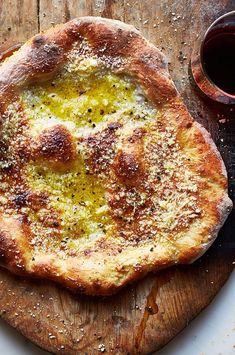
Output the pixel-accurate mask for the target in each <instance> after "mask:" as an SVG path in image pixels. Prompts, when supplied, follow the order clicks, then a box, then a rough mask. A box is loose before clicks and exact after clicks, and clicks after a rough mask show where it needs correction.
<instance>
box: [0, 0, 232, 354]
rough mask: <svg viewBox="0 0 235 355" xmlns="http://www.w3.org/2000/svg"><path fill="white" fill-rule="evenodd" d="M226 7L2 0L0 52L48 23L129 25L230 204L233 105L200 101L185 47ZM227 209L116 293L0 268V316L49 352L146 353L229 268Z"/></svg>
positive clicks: (203, 1) (171, 0)
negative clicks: (223, 171) (211, 235)
mask: <svg viewBox="0 0 235 355" xmlns="http://www.w3.org/2000/svg"><path fill="white" fill-rule="evenodd" d="M234 8H235V1H231V0H230V1H225V0H220V1H215V0H214V1H211V0H178V1H177V0H161V1H159V0H149V1H142V0H141V1H136V0H116V1H115V0H106V1H104V0H93V1H92V0H80V1H76V0H71V1H69V0H68V1H66V0H52V1H49V0H37V1H36V0H8V1H7V0H4V1H0V40H1V53H3V52H4V50H5V49H6V48H7V47H9V46H10V45H12V44H15V43H19V42H24V41H25V40H26V39H28V38H29V37H31V36H32V35H34V34H36V33H37V32H39V31H40V30H44V29H46V28H49V27H51V26H53V25H54V24H56V23H60V22H66V21H68V20H69V19H70V18H74V17H78V16H85V15H94V16H103V17H109V18H115V19H120V20H123V21H125V22H127V23H131V24H133V25H135V26H136V27H137V28H138V29H140V30H141V32H142V33H143V35H144V36H145V37H146V38H148V39H149V40H151V41H152V42H153V43H154V44H156V45H157V46H158V47H159V48H161V49H162V51H164V53H166V54H167V56H168V58H169V67H170V72H171V75H172V77H173V80H174V82H175V84H176V86H177V88H178V90H179V92H180V93H181V94H182V97H183V100H184V102H185V103H186V105H187V107H188V109H189V110H190V112H191V113H192V115H193V117H194V118H195V119H196V120H197V121H199V122H200V123H202V124H203V125H204V126H205V127H206V128H207V129H208V130H209V131H210V132H211V134H212V137H213V139H214V140H215V142H216V144H217V146H218V148H219V150H220V152H221V154H222V156H223V158H224V160H225V163H226V166H227V169H228V175H229V192H230V196H231V197H232V199H233V200H234V201H235V178H234V176H235V108H234V109H233V108H232V107H226V106H222V105H218V104H215V103H214V102H210V101H206V100H204V99H203V98H202V97H200V95H199V94H198V93H197V90H196V89H195V88H194V86H193V85H192V84H190V80H189V75H188V71H189V62H190V55H191V52H192V49H193V46H194V45H195V43H196V42H197V41H198V40H200V37H201V36H202V34H203V33H204V32H205V30H206V28H207V27H208V26H209V24H210V23H211V22H212V21H213V20H214V19H215V18H217V17H218V16H220V15H222V14H224V13H225V12H227V11H231V10H233V9H234ZM234 230H235V212H234V210H233V212H232V214H231V215H230V217H229V219H228V221H227V223H226V225H225V226H224V228H223V229H222V231H221V233H220V236H219V238H218V239H217V241H216V242H215V243H214V245H213V246H212V247H211V248H210V250H209V251H208V252H207V253H206V255H204V256H203V257H202V258H201V259H200V260H198V261H197V262H195V263H194V264H193V265H189V266H179V267H174V268H170V269H167V270H163V271H161V272H158V273H156V274H154V275H153V274H152V275H149V276H148V277H146V278H145V279H143V280H141V281H139V282H137V283H135V284H134V285H131V286H129V287H126V288H125V289H123V290H122V291H121V292H119V293H118V294H117V295H116V296H112V297H107V298H98V297H97V298H94V297H93V298H92V297H87V296H81V295H77V296H74V295H72V294H70V293H69V292H68V291H66V290H65V289H63V288H61V287H59V286H57V285H54V284H53V283H51V282H46V281H40V280H34V281H33V280H31V281H30V280H24V279H22V278H19V277H17V276H14V275H12V274H11V273H9V272H7V271H5V270H0V314H1V315H2V317H3V318H4V319H6V320H7V321H8V322H9V323H10V324H11V325H12V326H14V327H16V328H17V329H18V330H19V331H20V332H22V333H23V334H24V335H25V336H27V337H28V338H29V339H31V340H32V341H34V342H35V343H36V344H38V345H39V346H41V347H43V348H44V349H47V350H48V351H51V352H53V353H64V354H66V355H67V354H98V353H100V352H103V351H106V353H107V354H112V353H114V354H128V353H129V354H136V353H140V354H148V353H151V352H153V351H155V350H157V349H159V348H161V347H162V346H163V345H164V344H166V343H167V342H168V341H169V340H170V339H172V338H173V337H174V336H175V335H176V334H177V333H178V332H179V331H180V330H182V329H183V328H184V327H185V326H186V325H187V324H188V323H189V322H190V320H191V319H192V318H194V317H195V316H196V315H197V314H198V313H199V312H200V311H201V310H202V309H203V308H204V307H206V305H207V304H208V303H209V302H210V301H211V300H212V299H213V297H214V296H215V295H216V293H217V292H218V291H219V289H220V288H221V287H222V285H223V284H224V282H225V281H226V280H227V278H228V276H229V274H230V273H231V271H232V269H233V264H232V263H233V261H234V257H235V238H234V234H235V233H234Z"/></svg>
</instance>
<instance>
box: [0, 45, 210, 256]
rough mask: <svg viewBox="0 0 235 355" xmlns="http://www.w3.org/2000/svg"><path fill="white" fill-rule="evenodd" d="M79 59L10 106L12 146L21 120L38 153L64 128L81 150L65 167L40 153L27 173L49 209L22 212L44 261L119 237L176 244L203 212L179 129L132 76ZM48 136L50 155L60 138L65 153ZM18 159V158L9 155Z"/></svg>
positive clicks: (27, 184)
mask: <svg viewBox="0 0 235 355" xmlns="http://www.w3.org/2000/svg"><path fill="white" fill-rule="evenodd" d="M75 57H76V53H75V51H73V52H72V53H71V54H70V57H69V62H68V64H66V65H65V67H64V68H63V70H62V71H61V72H60V73H59V74H57V76H56V77H55V78H54V79H53V81H50V82H45V83H40V84H37V85H33V86H30V87H27V88H26V89H25V90H24V91H23V92H22V94H21V98H20V107H21V110H19V108H16V107H14V106H12V107H10V108H9V112H11V114H9V118H8V120H6V123H5V126H3V135H4V134H5V135H8V137H10V138H8V140H10V139H11V137H12V135H15V136H17V135H16V134H15V130H17V128H16V126H17V120H19V122H21V121H22V120H25V121H26V122H27V124H26V125H25V126H23V127H24V128H21V134H22V129H23V131H24V132H25V134H26V136H27V137H30V138H29V141H30V145H31V148H32V147H34V146H37V144H38V142H40V139H41V137H43V136H44V137H45V134H46V133H45V132H53V128H54V127H63V129H65V130H66V132H68V134H69V136H68V137H70V138H69V139H70V140H71V142H70V143H71V147H73V150H74V151H73V154H72V153H71V154H72V155H71V156H72V157H73V158H71V162H69V164H67V161H66V160H65V161H64V162H63V161H62V163H64V167H63V169H61V165H59V164H58V165H56V162H57V158H55V165H53V164H52V163H51V160H50V158H48V159H46V158H45V157H46V156H44V155H45V152H47V151H48V154H50V149H48V147H47V146H46V145H42V146H40V149H41V150H40V151H39V153H40V154H41V156H40V154H39V153H37V154H36V155H35V154H34V148H32V149H31V152H30V154H29V156H28V162H27V164H25V165H24V166H23V167H22V174H21V175H22V176H23V177H24V179H23V181H22V182H21V183H20V184H21V185H22V189H28V190H29V191H31V193H33V194H34V195H35V196H36V197H37V199H41V200H42V201H44V202H42V203H41V205H40V206H39V207H38V208H36V207H33V206H32V204H31V205H30V202H28V201H29V199H28V200H27V199H26V202H25V204H22V206H18V209H19V211H20V213H21V214H24V215H27V218H28V221H29V223H30V227H31V231H32V239H31V246H32V248H33V249H34V250H35V255H36V254H37V253H41V252H42V250H43V251H44V252H45V251H47V252H49V251H51V252H53V251H55V250H56V251H57V252H59V253H60V256H61V257H63V256H64V257H65V256H66V255H67V254H69V255H76V254H77V253H78V252H81V251H84V250H86V249H87V247H88V246H90V248H95V245H96V242H98V241H99V240H102V239H104V238H105V239H106V240H112V238H113V239H115V240H116V241H117V238H119V240H120V245H122V244H123V245H127V244H128V243H129V244H133V245H135V244H136V243H143V244H144V243H146V242H149V240H153V243H162V244H163V245H164V244H171V245H174V238H176V237H177V238H180V236H181V235H182V233H184V231H185V230H186V229H187V228H188V227H189V225H190V224H191V223H192V221H194V223H199V222H198V221H199V217H200V216H201V215H202V214H203V211H202V208H201V206H199V204H198V201H197V197H196V196H197V191H198V184H199V183H198V177H195V176H194V175H193V172H192V171H191V170H190V161H189V158H188V157H186V156H184V155H183V154H182V151H181V148H180V146H179V145H178V143H177V137H176V132H175V130H174V128H173V127H168V126H167V125H166V123H165V122H164V121H163V119H162V116H161V114H160V113H159V112H158V111H157V110H156V108H154V107H153V106H152V105H151V103H150V102H148V100H147V99H146V96H145V92H144V90H143V89H142V88H141V87H140V85H138V84H137V83H134V81H133V80H132V79H130V78H129V77H128V76H125V75H121V74H119V75H118V74H114V73H111V70H110V69H109V68H108V66H107V65H104V63H103V62H102V59H98V58H97V57H95V56H93V57H89V58H87V57H86V56H80V57H79V58H78V57H77V59H76V60H75ZM117 63H118V61H117ZM106 64H107V63H106ZM20 112H23V114H22V113H20ZM14 122H16V123H14ZM9 125H10V126H11V128H9ZM50 130H52V131H50ZM9 132H11V133H10V134H9ZM48 137H49V138H48V139H49V140H50V139H52V141H51V142H50V141H49V142H48V146H49V147H50V144H52V143H53V142H54V141H53V139H54V140H55V139H57V140H58V139H60V140H58V142H57V144H58V149H57V150H56V151H55V154H57V153H58V152H60V150H61V149H62V150H63V149H65V148H64V147H65V146H66V145H65V142H64V141H63V140H61V139H62V138H61V137H59V138H58V137H53V135H52V134H51V136H50V135H48ZM4 139H5V138H4ZM42 142H44V141H43V140H42ZM43 144H46V143H43ZM53 144H54V143H53ZM66 147H67V146H66ZM35 149H36V148H35ZM66 149H70V148H68V147H67V148H66ZM71 149H72V148H71ZM67 153H68V152H67ZM67 153H66V151H65V152H64V154H67ZM43 154H44V155H43ZM58 154H59V153H58ZM8 157H10V158H12V157H14V154H13V153H11V151H9V152H8ZM42 157H44V158H42ZM69 157H70V156H69ZM58 159H62V158H60V157H59V158H58ZM68 159H70V158H68ZM58 161H59V160H58ZM5 163H6V162H5ZM5 163H3V162H2V163H1V164H2V165H1V169H4V164H5ZM60 163H61V161H60ZM3 180H4V179H3ZM18 185H19V182H18ZM18 187H19V186H18ZM0 188H2V189H4V181H2V182H1V185H0ZM14 191H15V190H14ZM45 201H46V202H45ZM1 203H2V205H3V202H2V201H0V204H1ZM11 208H12V210H13V207H11ZM9 211H11V209H10V210H9ZM9 213H10V212H9ZM94 250H95V249H94Z"/></svg>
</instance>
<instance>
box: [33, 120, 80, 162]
mask: <svg viewBox="0 0 235 355" xmlns="http://www.w3.org/2000/svg"><path fill="white" fill-rule="evenodd" d="M35 155H36V157H38V158H40V159H42V160H43V161H46V162H49V163H50V164H52V165H55V166H57V165H61V166H63V165H65V166H67V165H68V164H70V163H72V162H73V161H74V159H75V145H74V142H73V137H72V135H71V133H70V132H69V130H68V129H67V128H65V127H64V126H62V125H56V126H54V127H51V128H48V129H45V130H44V131H43V132H42V133H41V135H40V136H39V138H38V143H37V146H36V149H35Z"/></svg>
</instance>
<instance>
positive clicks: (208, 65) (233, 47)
mask: <svg viewBox="0 0 235 355" xmlns="http://www.w3.org/2000/svg"><path fill="white" fill-rule="evenodd" d="M202 63H203V67H204V70H205V72H206V74H207V76H208V77H209V78H210V79H211V81H213V83H214V84H215V85H216V86H218V87H219V88H220V89H222V90H223V91H225V92H226V93H228V94H230V95H235V25H234V26H233V25H229V26H226V27H221V28H215V29H212V30H211V32H209V34H208V36H207V38H206V40H205V43H204V46H203V48H202Z"/></svg>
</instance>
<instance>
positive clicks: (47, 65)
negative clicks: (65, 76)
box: [28, 42, 65, 78]
mask: <svg viewBox="0 0 235 355" xmlns="http://www.w3.org/2000/svg"><path fill="white" fill-rule="evenodd" d="M64 56H65V54H64V50H63V49H62V47H60V46H59V45H58V44H56V43H52V42H49V43H44V44H43V45H37V46H36V45H32V50H31V52H30V53H29V58H28V63H29V65H31V66H32V68H31V69H29V71H32V72H33V74H32V77H33V78H35V77H37V75H38V74H39V75H40V77H41V74H42V73H51V72H53V71H54V70H55V69H56V68H57V66H58V65H60V64H61V63H62V62H63V60H64Z"/></svg>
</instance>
